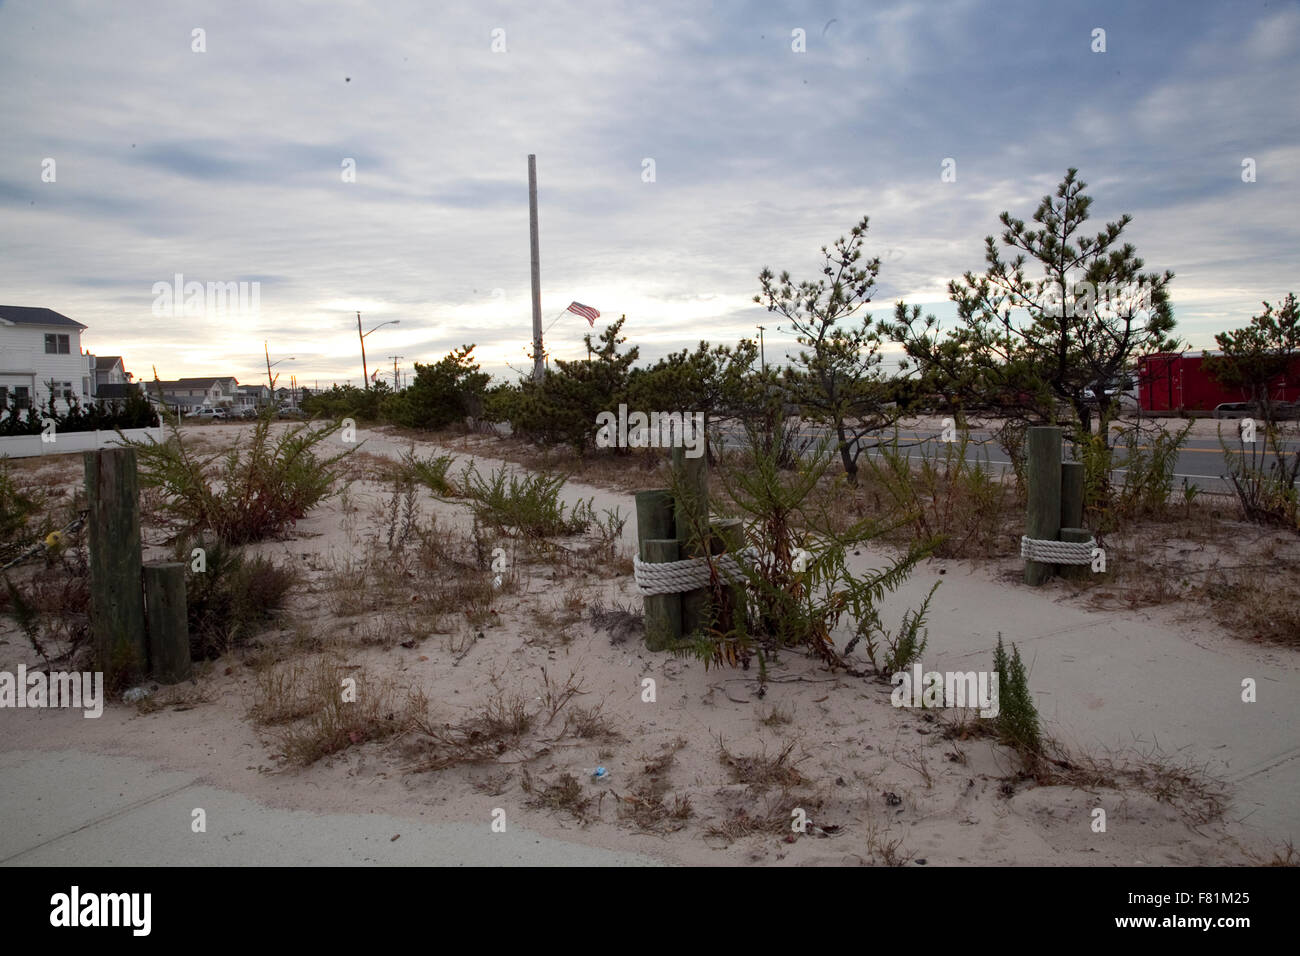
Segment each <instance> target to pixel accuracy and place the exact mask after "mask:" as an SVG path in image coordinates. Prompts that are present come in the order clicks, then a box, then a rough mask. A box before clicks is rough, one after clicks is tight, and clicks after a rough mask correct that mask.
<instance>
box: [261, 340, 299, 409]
mask: <svg viewBox="0 0 1300 956" xmlns="http://www.w3.org/2000/svg"><path fill="white" fill-rule="evenodd" d="M262 350H263V351H264V352H265V353H266V389H267V391H268V392H270V393H271V401H273V402H274V401H275V379H274V378H272V377H271V369H272V368H274V367H275V366H277V365H279V364H280V363H281V362H292V361H294V360H295V357H294V356H292V355H290V356H289V357H288V358H282V359H278V360H276V361H274V362H272V361H271V349H270V347H269V346H267V344H266V343H265V342H263V343H262ZM277 377H278V376H277Z"/></svg>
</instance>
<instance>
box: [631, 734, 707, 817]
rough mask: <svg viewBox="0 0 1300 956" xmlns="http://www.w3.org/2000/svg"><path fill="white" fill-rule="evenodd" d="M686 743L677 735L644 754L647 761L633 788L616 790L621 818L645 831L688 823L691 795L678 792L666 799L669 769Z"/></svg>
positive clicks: (668, 788)
mask: <svg viewBox="0 0 1300 956" xmlns="http://www.w3.org/2000/svg"><path fill="white" fill-rule="evenodd" d="M685 746H686V740H685V738H683V737H678V738H677V739H676V740H674V741H673V742H672V743H669V744H665V745H664V746H663V747H661V748H660V750H659V753H657V754H655V755H654V756H653V757H643V758H642V759H643V760H645V761H646V763H645V764H644V766H643V767H642V770H641V772H640V773H639V774H638V775H637V779H636V782H635V785H634V786H633V788H632V790H631V791H630V792H629V793H624V794H616V795H617V796H618V800H619V804H618V815H619V819H621V820H625V821H628V822H630V823H631V824H632V825H633V826H634V827H635V828H636V829H637V830H639V831H642V832H645V833H675V832H676V831H678V830H680V829H682V828H683V827H685V826H686V821H688V820H689V819H690V818H691V817H692V816H693V815H694V813H695V811H694V809H693V808H692V807H691V798H690V796H688V795H686V796H684V795H682V794H679V793H675V794H673V798H672V802H671V803H669V802H667V801H666V799H665V798H666V797H667V795H668V793H669V791H670V790H671V786H670V781H669V771H670V770H671V769H672V766H673V762H674V760H675V757H676V754H677V751H679V750H681V749H682V748H683V747H685Z"/></svg>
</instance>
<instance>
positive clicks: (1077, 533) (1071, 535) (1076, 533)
mask: <svg viewBox="0 0 1300 956" xmlns="http://www.w3.org/2000/svg"><path fill="white" fill-rule="evenodd" d="M1091 537H1092V532H1091V531H1089V530H1088V529H1087V528H1062V529H1061V540H1062V541H1073V542H1075V543H1077V544H1082V543H1083V542H1085V541H1087V540H1088V539H1089V538H1091ZM1056 567H1057V570H1058V572H1059V573H1060V575H1061V577H1063V578H1066V579H1067V580H1070V581H1086V580H1087V579H1088V576H1089V575H1091V574H1092V564H1091V563H1089V564H1058V565H1057V566H1056Z"/></svg>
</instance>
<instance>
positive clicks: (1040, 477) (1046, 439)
mask: <svg viewBox="0 0 1300 956" xmlns="http://www.w3.org/2000/svg"><path fill="white" fill-rule="evenodd" d="M1027 464H1028V469H1027V470H1028V478H1029V507H1028V509H1027V510H1028V515H1027V517H1026V521H1025V534H1026V535H1028V536H1029V537H1030V538H1035V539H1038V540H1040V541H1056V540H1059V538H1058V536H1059V535H1060V533H1061V429H1060V428H1057V427H1055V426H1051V425H1047V426H1036V427H1034V428H1031V429H1029V452H1028V456H1027ZM1054 569H1055V565H1052V564H1045V563H1043V562H1041V561H1026V562H1025V583H1026V584H1028V585H1031V586H1033V587H1037V586H1039V585H1041V584H1043V583H1044V582H1045V581H1047V580H1048V579H1049V578H1050V577H1051V576H1052V574H1053V571H1054Z"/></svg>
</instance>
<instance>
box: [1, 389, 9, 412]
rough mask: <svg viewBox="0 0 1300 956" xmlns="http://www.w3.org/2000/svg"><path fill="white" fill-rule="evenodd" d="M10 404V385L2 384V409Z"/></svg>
mask: <svg viewBox="0 0 1300 956" xmlns="http://www.w3.org/2000/svg"><path fill="white" fill-rule="evenodd" d="M8 406H9V386H8V385H0V411H3V410H4V409H5V408H7V407H8Z"/></svg>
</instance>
